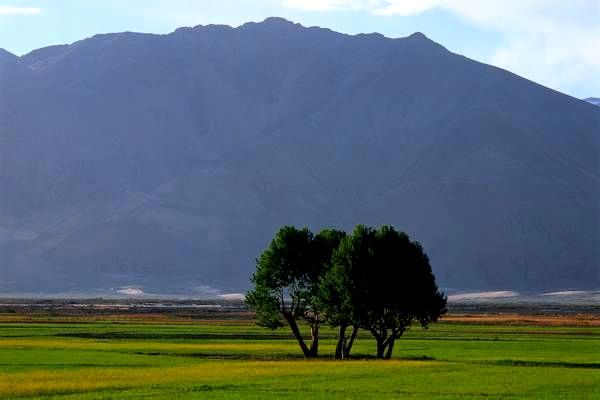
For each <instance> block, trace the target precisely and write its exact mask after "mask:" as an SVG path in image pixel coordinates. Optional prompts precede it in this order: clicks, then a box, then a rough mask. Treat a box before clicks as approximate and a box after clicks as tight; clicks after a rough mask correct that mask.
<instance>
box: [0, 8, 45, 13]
mask: <svg viewBox="0 0 600 400" xmlns="http://www.w3.org/2000/svg"><path fill="white" fill-rule="evenodd" d="M41 12H42V9H41V8H39V7H9V6H0V15H32V14H39V13H41Z"/></svg>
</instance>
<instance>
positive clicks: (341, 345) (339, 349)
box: [335, 325, 346, 360]
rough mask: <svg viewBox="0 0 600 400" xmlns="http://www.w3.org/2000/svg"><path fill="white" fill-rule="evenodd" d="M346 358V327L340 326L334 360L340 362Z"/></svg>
mask: <svg viewBox="0 0 600 400" xmlns="http://www.w3.org/2000/svg"><path fill="white" fill-rule="evenodd" d="M344 357H346V325H340V332H339V334H338V342H337V346H335V359H336V360H340V359H344Z"/></svg>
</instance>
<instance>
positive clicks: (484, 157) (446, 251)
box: [0, 18, 600, 294]
mask: <svg viewBox="0 0 600 400" xmlns="http://www.w3.org/2000/svg"><path fill="white" fill-rule="evenodd" d="M0 188H2V192H1V196H0V292H2V291H4V292H7V291H26V292H34V291H43V292H56V291H83V290H96V289H110V288H118V287H123V286H140V287H143V288H144V290H147V291H154V292H162V293H164V292H185V293H192V294H193V293H201V292H202V291H205V290H208V288H219V289H223V290H244V289H245V288H247V286H248V278H249V276H250V274H251V271H252V270H253V269H254V260H255V258H256V257H257V256H258V255H259V253H260V252H261V250H262V249H263V248H264V247H265V246H266V245H267V244H268V242H269V240H270V238H271V237H272V234H273V233H274V231H275V230H276V229H277V228H278V227H279V226H281V225H283V224H296V225H301V226H309V227H310V228H311V229H313V230H315V231H316V230H319V229H320V228H324V227H329V226H336V227H340V228H345V229H351V228H352V227H353V226H354V225H355V224H358V223H363V224H372V225H377V224H393V225H395V226H396V227H397V228H398V229H402V230H405V231H407V232H408V233H409V234H411V236H412V237H414V238H416V239H418V240H419V241H421V242H422V244H423V245H424V247H425V249H426V250H427V252H428V253H429V255H430V258H431V261H432V265H433V268H434V271H435V273H436V274H437V276H438V281H439V284H440V285H441V286H443V287H446V288H465V289H466V288H473V289H493V288H500V289H504V288H511V289H513V288H514V289H521V290H523V289H525V290H537V289H560V288H571V287H576V288H597V287H600V109H598V108H597V107H595V106H593V105H591V104H588V103H586V102H583V101H580V100H577V99H574V98H571V97H569V96H566V95H564V94H561V93H558V92H555V91H553V90H550V89H547V88H545V87H542V86H540V85H537V84H535V83H533V82H530V81H527V80H525V79H523V78H521V77H519V76H516V75H514V74H512V73H510V72H507V71H504V70H501V69H498V68H495V67H492V66H489V65H485V64H481V63H478V62H475V61H472V60H469V59H467V58H465V57H463V56H460V55H457V54H453V53H451V52H450V51H448V50H446V49H445V48H443V47H442V46H440V45H439V44H437V43H434V42H433V41H431V40H429V39H428V38H426V37H425V36H424V35H422V34H420V33H416V34H413V35H411V36H409V37H406V38H402V39H389V38H385V37H383V36H381V35H378V34H369V35H357V36H348V35H343V34H340V33H336V32H332V31H330V30H327V29H320V28H305V27H302V26H300V25H297V24H293V23H291V22H288V21H285V20H281V19H276V18H272V19H267V20H266V21H264V22H262V23H248V24H245V25H243V26H241V27H238V28H231V27H228V26H212V25H211V26H197V27H194V28H181V29H178V30H177V31H175V32H173V33H171V34H168V35H149V34H138V33H117V34H107V35H97V36H94V37H92V38H89V39H86V40H82V41H79V42H76V43H73V44H71V45H66V46H52V47H48V48H44V49H39V50H36V51H33V52H31V53H30V54H27V55H25V56H23V57H16V56H14V55H12V54H10V53H8V52H5V51H0Z"/></svg>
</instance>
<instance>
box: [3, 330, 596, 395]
mask: <svg viewBox="0 0 600 400" xmlns="http://www.w3.org/2000/svg"><path fill="white" fill-rule="evenodd" d="M113 322H114V321H112V322H111V321H101V322H89V321H86V323H83V324H78V323H76V322H75V321H71V322H69V323H41V324H37V323H18V322H13V323H5V324H0V398H11V399H12V398H14V399H18V398H22V399H24V398H28V399H30V398H38V399H42V398H43V399H65V400H66V399H87V400H89V399H157V398H164V399H234V398H236V399H281V398H286V399H312V400H314V399H365V398H374V399H397V398H403V399H404V398H408V399H477V398H487V399H490V398H491V399H597V398H600V353H599V352H598V349H600V329H598V328H595V327H590V326H583V327H566V326H555V327H544V326H528V325H519V326H506V325H477V324H466V325H465V324H458V323H453V324H448V323H442V324H437V325H435V326H433V327H432V329H430V330H428V331H422V330H420V329H415V330H413V331H411V332H409V333H408V334H407V335H406V336H405V337H404V338H402V339H401V340H400V341H399V342H398V344H397V349H396V350H397V351H396V353H395V356H396V359H395V360H392V361H389V362H386V361H376V360H373V359H369V358H368V357H372V354H373V353H374V343H373V341H372V340H371V339H370V338H369V335H367V334H362V335H361V336H359V339H358V341H357V343H356V348H355V350H354V353H355V354H356V356H357V357H358V358H359V359H357V360H352V361H342V362H336V361H333V360H332V359H331V358H332V357H331V354H332V353H333V349H334V345H335V341H334V339H333V334H334V332H333V331H332V330H330V329H328V328H324V331H325V333H326V335H325V336H326V337H325V339H324V340H323V341H322V343H321V353H322V354H323V357H322V358H321V359H319V360H313V361H307V360H303V359H302V358H301V357H300V352H299V349H298V347H297V344H296V343H295V341H294V340H293V338H291V337H290V336H289V333H288V332H287V331H285V330H282V331H280V332H278V333H277V334H276V335H273V332H271V331H268V330H264V329H262V328H259V327H256V326H254V325H252V324H250V323H247V322H245V323H240V322H239V321H234V322H232V323H229V322H228V321H221V322H220V323H219V324H212V323H211V324H206V325H204V324H196V323H194V324H189V323H186V322H182V323H179V324H172V323H168V324H163V323H160V322H157V321H156V319H154V320H149V321H148V322H147V323H142V322H141V321H136V323H128V322H126V323H122V322H119V323H113Z"/></svg>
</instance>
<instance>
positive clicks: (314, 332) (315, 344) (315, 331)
mask: <svg viewBox="0 0 600 400" xmlns="http://www.w3.org/2000/svg"><path fill="white" fill-rule="evenodd" d="M310 335H311V337H312V343H311V344H310V357H317V356H318V355H319V323H318V322H317V321H315V322H314V325H313V326H311V327H310Z"/></svg>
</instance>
